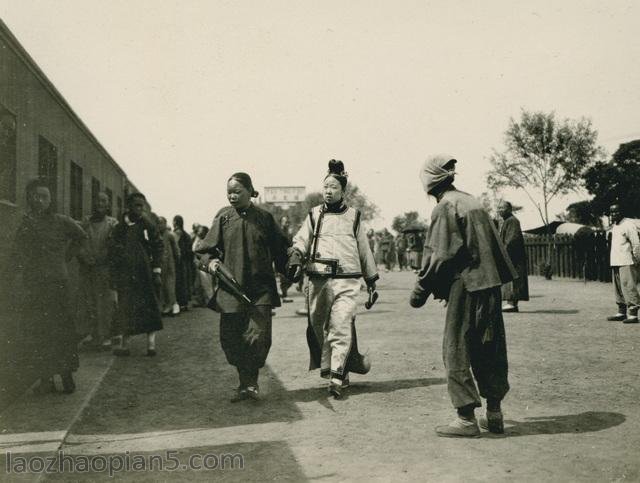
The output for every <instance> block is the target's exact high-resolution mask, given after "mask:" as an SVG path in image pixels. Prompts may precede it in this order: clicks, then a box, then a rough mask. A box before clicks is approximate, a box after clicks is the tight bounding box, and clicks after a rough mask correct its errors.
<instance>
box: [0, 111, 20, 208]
mask: <svg viewBox="0 0 640 483" xmlns="http://www.w3.org/2000/svg"><path fill="white" fill-rule="evenodd" d="M0 200H8V201H11V202H15V201H16V116H14V115H13V114H12V113H11V112H9V110H8V109H5V107H4V106H2V104H0Z"/></svg>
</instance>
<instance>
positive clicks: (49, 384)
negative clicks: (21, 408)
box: [33, 377, 56, 394]
mask: <svg viewBox="0 0 640 483" xmlns="http://www.w3.org/2000/svg"><path fill="white" fill-rule="evenodd" d="M33 392H35V393H36V394H47V393H50V392H56V385H55V383H54V382H53V377H43V378H41V379H40V384H38V386H36V388H35V389H34V390H33Z"/></svg>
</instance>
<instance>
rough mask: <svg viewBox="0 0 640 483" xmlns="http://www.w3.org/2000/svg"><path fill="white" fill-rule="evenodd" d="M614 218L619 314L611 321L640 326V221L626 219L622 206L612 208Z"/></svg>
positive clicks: (613, 249)
mask: <svg viewBox="0 0 640 483" xmlns="http://www.w3.org/2000/svg"><path fill="white" fill-rule="evenodd" d="M609 217H610V218H611V254H610V258H609V259H610V265H611V272H612V278H613V288H614V292H615V297H616V304H617V305H618V312H617V313H616V314H615V315H613V316H610V317H607V320H609V321H612V322H615V321H622V322H624V323H625V324H637V323H638V307H640V295H639V290H640V287H639V284H640V268H639V267H638V262H640V240H639V237H638V225H637V222H636V221H634V220H632V219H630V218H626V217H625V216H624V213H623V210H622V208H621V206H620V205H618V204H614V205H611V207H610V208H609Z"/></svg>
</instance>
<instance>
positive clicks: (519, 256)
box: [498, 200, 529, 312]
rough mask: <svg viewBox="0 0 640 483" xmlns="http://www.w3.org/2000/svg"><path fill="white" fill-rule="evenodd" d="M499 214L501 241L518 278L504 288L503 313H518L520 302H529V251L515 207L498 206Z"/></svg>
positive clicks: (503, 204)
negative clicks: (525, 244)
mask: <svg viewBox="0 0 640 483" xmlns="http://www.w3.org/2000/svg"><path fill="white" fill-rule="evenodd" d="M498 214H499V215H500V217H501V218H502V223H501V225H500V239H501V240H502V243H503V244H504V246H505V248H506V249H507V253H508V254H509V258H511V263H513V266H514V268H515V269H516V272H517V273H518V277H517V278H515V279H514V280H513V281H511V282H508V283H506V284H504V285H503V286H502V300H503V301H504V302H505V303H504V305H503V306H502V311H503V312H518V302H519V301H528V300H529V279H528V274H527V251H526V249H525V247H524V236H523V235H522V229H521V228H520V221H519V220H518V219H517V218H516V217H515V216H514V215H513V206H512V205H511V203H509V202H508V201H504V200H503V201H501V202H500V203H499V204H498Z"/></svg>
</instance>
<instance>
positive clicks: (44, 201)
mask: <svg viewBox="0 0 640 483" xmlns="http://www.w3.org/2000/svg"><path fill="white" fill-rule="evenodd" d="M456 164H457V160H456V159H455V158H453V157H451V156H444V155H437V156H432V157H430V158H428V159H427V160H426V161H425V163H424V165H423V166H422V168H421V171H420V178H421V181H422V184H423V187H424V190H425V192H426V193H427V194H429V195H430V196H433V197H434V198H435V199H436V200H437V201H438V204H437V206H436V208H435V209H434V210H433V212H432V215H431V223H430V226H429V230H428V232H427V234H426V237H425V239H422V238H421V236H422V234H421V232H420V231H415V232H410V233H407V234H399V235H398V236H396V237H393V236H392V235H391V234H390V233H389V232H388V231H387V230H382V231H380V232H378V233H375V232H374V231H372V230H368V231H366V230H365V228H364V227H363V226H362V224H361V213H360V211H359V210H358V209H355V208H353V207H350V206H348V205H347V204H346V203H345V201H344V200H345V193H346V192H347V190H348V178H347V174H346V172H345V168H344V164H343V163H342V162H341V161H336V160H331V161H330V163H329V170H328V173H326V174H324V176H323V181H322V196H323V203H322V204H320V205H318V206H316V207H314V208H313V209H311V211H310V212H309V213H308V215H307V217H306V219H305V220H304V222H303V224H302V226H301V227H300V229H299V230H298V231H297V233H295V234H293V233H292V232H291V229H290V225H289V221H288V219H287V218H286V217H283V218H282V219H281V220H279V222H276V220H275V219H274V217H273V215H272V214H271V213H270V212H269V211H267V210H265V209H264V208H263V207H260V206H257V205H256V204H254V203H253V202H252V199H253V198H255V197H257V196H258V193H257V191H256V190H255V188H254V185H253V181H252V179H251V177H250V176H249V175H248V174H247V173H242V172H238V173H235V174H233V175H232V176H231V177H230V178H229V179H228V181H227V185H226V191H227V198H228V201H229V205H228V206H226V207H224V208H222V209H221V210H220V211H219V212H218V213H217V214H216V216H215V218H214V221H213V223H212V226H211V228H208V227H206V226H201V225H198V224H194V225H193V231H192V233H191V234H189V233H187V232H186V231H185V229H184V220H183V218H182V217H181V216H179V215H176V216H175V217H173V219H172V227H169V224H168V221H167V219H166V218H164V217H162V216H160V217H159V216H157V215H156V214H154V213H153V211H152V210H151V208H150V206H149V204H148V202H147V200H146V198H145V196H144V195H143V194H141V193H132V194H130V195H129V196H128V197H127V199H126V210H125V212H124V213H123V214H122V216H121V217H120V218H119V219H115V218H112V217H111V216H109V214H108V205H109V203H108V202H109V199H108V197H107V195H106V194H103V193H101V194H100V195H99V196H98V198H97V200H96V203H95V207H94V210H93V213H92V214H91V215H90V216H89V217H88V218H87V219H85V220H83V222H82V223H77V222H75V221H74V220H72V219H71V218H69V217H66V216H64V215H60V214H57V213H56V212H55V209H54V203H53V202H52V199H51V191H50V189H49V187H48V185H47V183H46V182H45V181H44V180H41V179H37V180H34V181H32V182H30V183H29V184H28V185H27V188H26V195H27V200H28V212H27V214H26V215H25V216H24V219H23V221H22V223H21V225H20V228H19V229H18V232H17V234H16V242H15V245H14V254H13V255H14V256H13V257H12V260H13V262H14V264H15V266H14V270H13V271H12V272H11V273H13V274H14V275H15V276H17V277H19V279H18V282H17V283H19V284H20V285H21V286H22V290H21V291H19V293H21V294H22V297H21V298H20V299H19V302H18V307H19V316H20V317H22V319H23V320H24V324H23V325H22V326H23V329H24V330H25V331H26V332H27V333H28V334H30V337H29V341H30V346H29V347H28V348H27V350H28V351H29V352H30V354H31V356H32V360H33V361H35V362H34V363H37V364H38V367H39V368H40V371H41V372H40V374H41V377H40V385H39V386H38V390H39V391H41V392H42V391H43V392H48V391H55V390H56V387H55V383H54V379H53V376H54V375H56V374H59V375H60V378H61V382H62V390H63V392H65V393H70V392H73V391H74V390H75V383H74V380H73V372H74V371H75V370H76V369H77V368H78V364H79V358H78V347H79V342H80V339H81V338H83V337H84V343H85V344H87V343H90V344H91V345H92V346H94V347H97V348H104V349H111V350H112V352H113V354H115V355H117V356H128V355H130V349H129V340H130V338H131V337H133V336H135V335H144V336H145V337H146V342H147V351H146V354H147V356H155V355H156V353H157V348H156V333H157V332H158V331H159V330H162V328H163V316H167V317H169V316H171V317H173V316H178V315H179V314H180V313H182V312H184V311H187V310H189V308H190V307H192V306H194V305H198V306H207V307H209V308H210V309H212V310H215V311H217V312H218V313H219V314H220V343H221V346H222V349H223V351H224V354H225V356H226V359H227V361H228V363H229V364H230V365H232V366H234V367H235V369H236V370H237V373H238V387H237V389H236V390H235V392H234V395H233V398H232V401H233V402H240V401H244V400H252V399H253V400H255V399H258V398H259V397H260V396H259V373H260V369H261V368H262V367H263V366H264V364H265V362H266V360H267V357H268V354H269V351H270V347H271V338H272V317H273V315H274V312H273V310H274V308H276V307H278V306H280V304H281V302H283V301H284V302H286V301H290V299H287V292H288V290H289V288H290V287H291V286H292V285H294V284H298V287H299V289H301V288H302V287H304V289H302V290H303V291H304V294H305V301H306V311H305V315H307V317H308V327H307V334H306V339H307V345H308V349H309V357H310V363H309V369H310V370H314V369H319V371H320V376H321V377H322V378H324V379H326V380H327V390H328V394H330V395H331V396H332V397H334V398H335V399H341V398H342V397H343V395H344V392H345V390H346V389H347V388H348V387H349V375H350V374H351V373H356V374H366V373H367V372H369V370H370V369H371V363H370V361H369V360H368V357H366V356H365V355H363V354H361V353H360V352H359V350H358V337H357V330H356V324H355V321H356V311H357V307H358V301H359V300H360V297H361V292H362V290H363V289H364V288H366V290H367V292H368V293H369V296H370V297H371V296H372V295H373V294H376V295H377V293H376V284H377V281H378V280H379V274H378V268H379V266H382V267H384V269H385V270H392V269H393V266H394V263H395V262H396V261H397V263H398V266H399V268H400V270H403V269H405V268H406V267H407V266H409V267H410V268H412V269H414V270H416V271H417V274H418V275H417V280H416V284H415V287H414V289H413V291H412V292H411V293H410V294H408V295H409V304H410V305H411V306H412V307H415V308H419V307H422V306H423V305H424V304H425V303H426V302H427V300H428V298H429V297H433V298H434V299H438V300H444V301H446V306H447V311H446V316H445V331H444V342H443V361H444V366H445V371H446V378H447V386H448V391H449V395H450V398H451V401H452V404H453V406H454V408H455V409H456V413H457V416H456V419H455V420H454V421H453V422H452V423H450V424H448V425H443V426H440V427H438V428H436V432H437V434H438V435H439V436H445V437H475V436H477V435H479V434H480V427H484V428H486V429H488V430H489V431H491V432H494V433H501V432H503V431H504V424H503V416H502V410H501V402H502V400H503V399H504V397H505V395H506V394H507V392H508V391H509V382H508V362H507V344H506V338H505V329H504V321H503V315H502V314H503V312H516V311H518V302H519V301H523V300H528V296H529V294H528V284H527V267H526V256H525V253H524V240H523V237H522V231H521V229H520V225H519V222H518V220H517V218H515V216H513V213H512V206H511V204H510V203H508V202H503V203H501V204H500V207H499V210H498V212H499V214H500V218H501V221H500V222H496V221H495V220H492V219H491V218H490V217H489V215H488V213H487V212H486V211H485V209H484V208H483V206H482V204H481V203H480V202H479V201H478V200H476V199H475V198H473V197H472V196H470V195H468V194H466V193H464V192H462V191H459V190H458V189H456V187H455V186H454V185H453V181H454V178H455V167H456ZM614 221H615V222H616V223H617V226H619V229H618V231H619V232H620V233H619V236H618V238H616V243H617V245H615V247H617V248H616V250H617V252H616V253H617V254H618V255H619V256H618V255H616V257H614V256H613V252H612V265H614V266H615V268H614V275H615V277H616V278H615V288H616V294H617V302H618V307H619V312H618V314H616V316H615V317H614V318H615V320H622V319H624V320H628V319H629V318H635V320H636V321H637V311H638V306H639V305H640V298H638V295H637V293H638V292H637V290H636V291H635V292H633V291H632V290H631V289H630V286H631V285H633V283H635V282H633V283H632V282H629V280H635V281H637V274H636V271H635V268H634V266H633V265H634V261H635V258H634V257H635V256H636V254H635V253H632V251H630V249H629V250H627V248H625V247H626V245H625V246H623V245H624V243H625V240H626V239H627V238H628V237H629V236H635V238H634V240H635V245H634V250H635V248H636V246H637V245H638V244H640V242H638V239H637V232H636V231H635V228H632V227H631V225H630V224H629V223H626V224H625V223H622V217H621V216H619V217H617V218H616V219H615V220H614ZM629 234H631V235H629ZM634 234H635V235H634ZM625 237H627V238H625ZM618 245H620V246H618ZM613 248H614V247H612V250H613ZM73 255H75V256H77V259H78V261H79V263H80V277H81V283H80V295H79V297H77V298H78V300H79V301H80V303H79V304H78V306H77V307H76V306H73V304H72V303H71V300H72V297H71V296H70V282H69V279H70V277H69V270H68V263H69V261H70V259H71V257H72V256H73ZM629 265H631V268H629ZM276 272H277V273H279V278H280V293H279V291H278V283H277V279H276ZM634 277H635V278H634ZM634 287H635V286H634ZM634 290H635V288H634ZM632 292H633V293H632ZM503 301H504V305H503ZM627 309H628V311H629V313H628V314H627ZM74 320H77V321H78V323H75V324H74ZM482 399H485V400H486V414H485V416H484V417H482V418H479V419H477V418H476V416H475V409H476V408H478V407H481V405H482Z"/></svg>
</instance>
